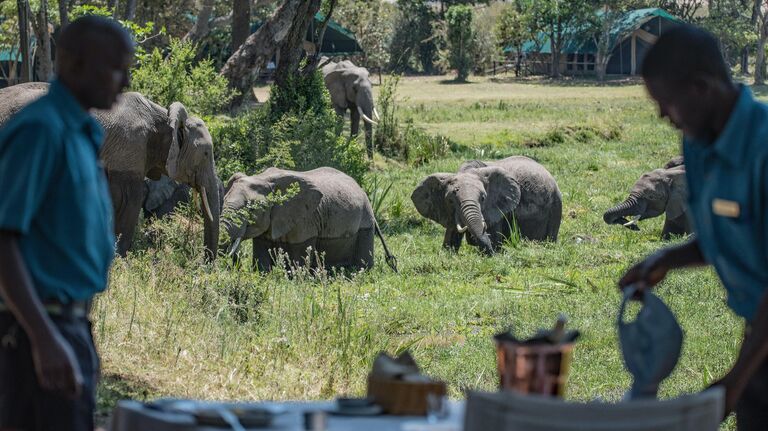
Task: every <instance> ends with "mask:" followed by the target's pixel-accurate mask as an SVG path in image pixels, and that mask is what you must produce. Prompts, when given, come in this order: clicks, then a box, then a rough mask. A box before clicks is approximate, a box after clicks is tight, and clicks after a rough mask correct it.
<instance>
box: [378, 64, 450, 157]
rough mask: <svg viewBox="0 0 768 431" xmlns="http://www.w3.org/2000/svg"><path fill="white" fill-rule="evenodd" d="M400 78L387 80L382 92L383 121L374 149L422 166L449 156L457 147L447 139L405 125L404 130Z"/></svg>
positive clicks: (411, 124) (379, 100)
mask: <svg viewBox="0 0 768 431" xmlns="http://www.w3.org/2000/svg"><path fill="white" fill-rule="evenodd" d="M399 82H400V77H399V76H397V75H393V76H389V77H387V78H385V80H384V83H383V84H382V86H381V90H380V91H379V98H378V107H379V110H380V113H379V114H380V116H381V119H380V120H379V125H378V127H377V129H376V135H375V136H374V146H375V147H376V148H377V149H378V150H379V151H381V153H382V154H384V155H385V156H387V157H392V158H396V159H399V160H404V161H406V162H409V163H411V164H413V165H416V166H419V165H422V164H425V163H428V162H430V161H432V160H434V159H438V158H442V157H445V156H447V155H448V154H449V153H450V152H451V151H454V150H457V149H458V148H457V146H456V145H455V144H454V143H452V142H451V141H450V140H449V139H448V138H446V137H444V136H439V135H438V136H433V135H430V134H428V133H426V132H424V131H423V130H421V129H420V128H418V127H416V126H414V125H413V122H412V121H406V122H405V126H403V125H402V124H401V122H400V119H399V118H398V117H399V115H398V112H397V110H398V104H399V103H400V102H401V100H400V99H399V98H398V97H397V86H398V84H399Z"/></svg>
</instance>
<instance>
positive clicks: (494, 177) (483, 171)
mask: <svg viewBox="0 0 768 431" xmlns="http://www.w3.org/2000/svg"><path fill="white" fill-rule="evenodd" d="M477 171H478V175H480V177H481V178H482V179H483V182H484V183H485V191H486V192H487V193H488V195H487V196H486V198H485V202H483V217H484V218H485V221H486V223H488V224H489V225H494V224H496V223H498V222H500V221H502V220H503V219H504V217H505V215H506V214H509V213H511V212H513V211H514V210H515V208H517V206H518V205H519V204H520V183H518V182H517V180H515V179H514V178H512V176H511V175H510V174H509V173H508V172H506V171H505V170H503V169H501V168H497V167H487V168H480V169H478V170H477ZM508 222H510V223H511V222H512V220H508Z"/></svg>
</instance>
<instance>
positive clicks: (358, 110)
mask: <svg viewBox="0 0 768 431" xmlns="http://www.w3.org/2000/svg"><path fill="white" fill-rule="evenodd" d="M321 70H322V72H323V79H324V80H325V86H326V87H328V92H329V93H330V95H331V103H332V104H333V109H335V110H336V113H337V114H338V115H339V116H342V117H343V116H344V115H345V114H346V113H347V110H349V118H350V129H351V132H352V136H357V134H358V133H359V131H360V119H361V118H362V119H363V121H364V122H365V125H364V127H365V148H366V151H367V152H368V157H373V126H375V125H377V123H376V121H375V120H374V118H376V119H378V117H379V113H378V112H376V108H375V107H374V103H373V86H372V84H371V79H370V78H369V76H368V69H366V68H364V67H357V66H355V65H354V64H352V62H350V61H342V62H339V63H334V62H327V63H326V64H325V65H324V66H323V67H322V69H321Z"/></svg>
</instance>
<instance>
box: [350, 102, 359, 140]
mask: <svg viewBox="0 0 768 431" xmlns="http://www.w3.org/2000/svg"><path fill="white" fill-rule="evenodd" d="M349 130H350V132H351V133H350V135H352V137H355V136H357V135H358V134H359V133H360V112H359V111H358V110H357V105H350V106H349Z"/></svg>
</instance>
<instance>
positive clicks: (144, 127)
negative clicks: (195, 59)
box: [0, 83, 221, 260]
mask: <svg viewBox="0 0 768 431" xmlns="http://www.w3.org/2000/svg"><path fill="white" fill-rule="evenodd" d="M47 91H48V84H46V83H27V84H19V85H15V86H12V87H8V88H5V89H2V90H0V125H2V123H3V122H4V121H5V120H6V119H7V118H8V117H10V116H11V115H13V114H14V113H15V112H16V111H18V110H19V109H21V108H22V107H23V106H25V105H26V104H27V103H29V102H31V101H32V100H35V99H37V98H38V97H40V96H42V95H43V94H45V93H46V92H47ZM94 115H95V116H96V118H97V119H98V120H99V122H100V123H101V124H102V126H104V129H105V131H106V136H105V139H104V146H103V147H102V149H101V155H100V158H101V160H102V162H103V163H104V170H105V172H106V175H107V180H108V182H109V191H110V194H111V196H112V204H113V206H114V210H115V234H116V235H117V236H118V243H117V252H118V253H119V254H120V255H121V256H125V254H126V253H127V252H128V250H129V249H130V247H131V242H132V240H133V234H134V231H135V229H136V224H137V223H138V219H139V212H140V211H141V206H142V200H143V197H144V178H145V177H149V178H151V179H155V180H157V179H160V176H161V175H162V174H166V175H168V176H169V177H170V178H172V179H173V180H175V181H178V182H180V183H183V184H187V185H189V186H191V187H194V188H195V190H197V191H198V192H199V193H200V194H201V196H202V197H203V199H202V201H203V204H202V207H203V210H204V211H203V219H204V223H205V225H204V226H205V231H204V241H203V242H204V245H205V251H206V257H207V258H208V259H209V260H210V259H213V258H214V256H215V254H216V247H217V245H218V236H219V215H220V209H221V207H220V205H219V202H220V197H219V187H218V184H217V180H218V179H217V177H216V171H215V165H214V160H213V142H212V140H211V135H210V133H208V129H207V128H206V127H205V124H204V123H203V121H202V120H200V119H199V118H196V117H191V116H189V115H188V114H187V110H186V108H185V107H184V105H182V104H181V103H178V102H174V103H172V104H171V106H170V107H169V108H168V109H166V108H163V107H162V106H160V105H158V104H156V103H154V102H152V101H151V100H149V99H147V98H146V97H144V96H142V95H141V94H139V93H125V94H123V95H122V96H121V97H120V98H119V100H118V102H117V103H116V104H115V106H113V107H112V109H111V110H109V111H95V112H94Z"/></svg>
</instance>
